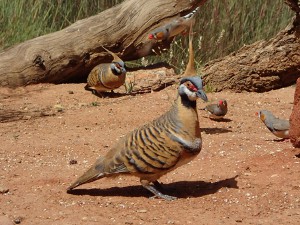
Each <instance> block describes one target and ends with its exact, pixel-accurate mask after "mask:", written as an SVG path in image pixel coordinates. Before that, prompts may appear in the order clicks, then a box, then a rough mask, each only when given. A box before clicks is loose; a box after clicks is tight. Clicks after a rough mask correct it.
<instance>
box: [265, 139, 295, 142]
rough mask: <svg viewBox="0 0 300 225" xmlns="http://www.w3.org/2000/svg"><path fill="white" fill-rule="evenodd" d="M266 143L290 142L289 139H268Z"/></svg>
mask: <svg viewBox="0 0 300 225" xmlns="http://www.w3.org/2000/svg"><path fill="white" fill-rule="evenodd" d="M266 141H271V142H289V141H290V140H289V139H288V138H281V139H267V140H266Z"/></svg>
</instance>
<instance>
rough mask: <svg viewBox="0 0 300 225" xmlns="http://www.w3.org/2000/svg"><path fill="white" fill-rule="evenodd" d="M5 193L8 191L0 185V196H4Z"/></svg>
mask: <svg viewBox="0 0 300 225" xmlns="http://www.w3.org/2000/svg"><path fill="white" fill-rule="evenodd" d="M7 192H9V189H8V188H6V187H3V186H1V185H0V194H5V193H7ZM0 224H1V223H0Z"/></svg>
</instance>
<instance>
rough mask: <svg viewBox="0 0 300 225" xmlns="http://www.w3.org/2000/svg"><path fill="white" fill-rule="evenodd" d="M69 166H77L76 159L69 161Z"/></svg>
mask: <svg viewBox="0 0 300 225" xmlns="http://www.w3.org/2000/svg"><path fill="white" fill-rule="evenodd" d="M69 164H70V165H74V164H77V160H76V159H71V160H70V161H69Z"/></svg>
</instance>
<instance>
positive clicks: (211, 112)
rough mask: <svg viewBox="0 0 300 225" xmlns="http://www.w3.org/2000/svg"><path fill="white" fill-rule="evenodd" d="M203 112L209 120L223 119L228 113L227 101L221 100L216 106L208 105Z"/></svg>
mask: <svg viewBox="0 0 300 225" xmlns="http://www.w3.org/2000/svg"><path fill="white" fill-rule="evenodd" d="M203 110H205V111H207V112H208V117H209V118H210V119H213V120H219V119H223V117H224V116H225V115H226V113H227V111H228V108H227V101H226V100H225V99H221V100H219V102H218V103H217V104H209V105H207V106H206V107H205V108H204V109H203Z"/></svg>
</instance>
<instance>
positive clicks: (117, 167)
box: [68, 76, 207, 200]
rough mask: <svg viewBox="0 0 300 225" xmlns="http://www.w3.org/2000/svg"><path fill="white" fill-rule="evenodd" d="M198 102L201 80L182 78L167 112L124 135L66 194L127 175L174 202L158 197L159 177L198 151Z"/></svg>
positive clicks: (201, 91) (170, 197)
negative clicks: (85, 186) (75, 189)
mask: <svg viewBox="0 0 300 225" xmlns="http://www.w3.org/2000/svg"><path fill="white" fill-rule="evenodd" d="M198 98H201V99H203V100H204V101H207V96H206V94H205V92H204V91H203V84H202V79H201V78H200V77H199V76H192V77H184V78H183V79H182V80H181V81H180V85H179V87H178V97H177V99H176V101H175V102H174V104H173V106H172V107H171V109H170V110H169V111H168V112H166V113H165V114H164V115H162V116H160V117H159V118H158V119H156V120H154V121H152V122H151V123H148V124H146V125H144V126H142V127H140V128H137V129H135V130H134V131H132V132H130V133H129V134H127V135H126V136H125V137H124V138H123V139H121V140H120V141H119V142H118V143H117V144H116V145H115V146H114V147H113V148H112V149H111V150H110V151H109V152H108V153H107V154H106V155H105V156H102V157H100V158H99V159H98V160H97V161H96V162H95V164H94V165H93V166H92V167H91V168H90V169H89V170H87V171H86V172H85V173H84V174H83V175H82V176H81V177H79V178H78V179H77V180H76V181H75V182H74V183H73V184H72V185H71V186H70V187H69V188H68V192H70V191H71V190H72V189H74V188H76V187H78V186H79V185H82V184H85V183H89V182H92V181H95V180H98V179H100V178H103V177H113V176H116V175H122V174H131V175H134V176H137V177H139V178H140V182H141V184H142V186H143V187H144V188H146V189H147V190H149V191H150V192H152V193H153V194H154V196H156V197H159V198H163V199H166V200H174V199H176V197H173V196H169V195H165V194H162V193H161V192H160V191H159V190H157V189H156V187H157V186H159V185H160V183H159V182H158V179H159V178H160V177H161V176H163V175H165V174H166V173H168V172H170V171H172V170H174V169H176V168H177V167H179V166H181V165H183V164H186V163H188V162H190V161H191V160H192V159H194V158H195V157H196V156H197V155H198V154H199V152H200V151H201V148H202V139H201V133H200V127H199V121H198V113H197V107H196V100H197V99H198ZM151 183H152V184H151Z"/></svg>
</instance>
